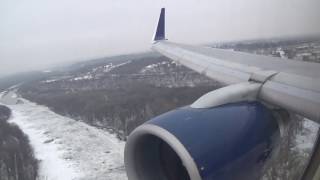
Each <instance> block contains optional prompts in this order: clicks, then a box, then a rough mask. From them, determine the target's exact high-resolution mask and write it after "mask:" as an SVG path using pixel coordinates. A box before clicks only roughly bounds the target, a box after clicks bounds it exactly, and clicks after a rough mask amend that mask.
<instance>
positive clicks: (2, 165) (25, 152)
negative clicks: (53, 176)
mask: <svg viewBox="0 0 320 180" xmlns="http://www.w3.org/2000/svg"><path fill="white" fill-rule="evenodd" d="M10 116H11V110H10V109H9V108H8V107H6V106H2V105H0V179H1V180H35V179H36V178H37V169H38V163H37V160H36V159H35V158H34V155H33V150H32V148H31V147H30V145H29V140H28V138H27V137H26V136H25V135H24V134H23V132H22V131H21V130H20V129H19V128H18V127H17V126H15V125H12V124H9V123H8V122H7V120H8V119H9V117H10Z"/></svg>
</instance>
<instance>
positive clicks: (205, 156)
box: [125, 101, 280, 180]
mask: <svg viewBox="0 0 320 180" xmlns="http://www.w3.org/2000/svg"><path fill="white" fill-rule="evenodd" d="M279 137H280V131H279V126H278V122H277V119H276V118H275V117H274V116H273V113H272V112H271V110H269V109H268V108H267V107H266V106H265V105H264V104H262V103H260V102H259V101H241V102H232V103H227V104H223V105H219V106H215V107H212V108H193V107H192V106H186V107H183V108H179V109H177V110H173V111H170V112H168V113H165V114H163V115H160V116H158V117H156V118H154V119H152V120H150V121H148V122H146V123H145V124H143V125H141V126H140V127H138V128H136V129H135V130H134V131H133V132H132V133H131V135H130V136H129V137H128V141H127V143H126V147H125V167H126V171H127V175H128V178H129V180H253V179H259V178H260V176H261V174H262V173H263V171H264V170H265V169H266V167H267V165H268V164H270V163H271V162H272V159H273V157H275V154H276V152H277V151H276V149H277V147H278V143H279V139H280V138H279Z"/></svg>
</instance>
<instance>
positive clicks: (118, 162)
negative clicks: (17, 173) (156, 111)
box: [8, 93, 127, 180]
mask: <svg viewBox="0 0 320 180" xmlns="http://www.w3.org/2000/svg"><path fill="white" fill-rule="evenodd" d="M9 94H10V93H9ZM8 96H10V97H11V96H12V95H8ZM19 100H21V101H23V102H24V103H21V104H15V105H8V107H10V108H11V109H12V112H13V117H12V119H11V120H10V122H12V123H16V124H17V125H18V126H19V127H20V128H21V129H22V131H23V132H24V133H25V134H26V135H27V136H28V137H29V139H30V142H31V145H32V147H33V148H34V150H35V156H36V158H37V159H39V160H40V169H39V174H40V177H39V179H40V180H105V179H108V180H125V179H127V177H126V174H125V170H124V163H123V150H124V142H123V141H120V140H118V139H117V138H116V137H115V135H113V134H110V133H109V132H107V131H105V130H101V129H97V128H95V127H92V126H89V125H87V124H85V123H83V122H79V121H75V120H73V119H70V118H66V117H63V116H61V115H58V114H56V113H54V112H52V111H50V110H49V109H48V108H47V107H44V106H40V105H37V104H35V103H32V102H30V101H28V100H25V99H22V98H19Z"/></svg>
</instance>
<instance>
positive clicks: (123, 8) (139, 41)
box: [0, 0, 320, 76]
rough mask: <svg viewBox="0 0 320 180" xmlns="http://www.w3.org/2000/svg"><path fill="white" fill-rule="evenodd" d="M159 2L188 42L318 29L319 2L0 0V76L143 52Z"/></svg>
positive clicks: (174, 31)
mask: <svg viewBox="0 0 320 180" xmlns="http://www.w3.org/2000/svg"><path fill="white" fill-rule="evenodd" d="M161 7H166V9H167V37H168V38H169V39H170V40H172V41H177V42H184V43H189V44H199V43H208V42H220V41H229V40H239V39H255V38H268V37H281V36H295V35H305V34H319V33H320V23H319V19H320V11H319V7H320V1H319V0H1V1H0V76H1V75H3V74H8V73H15V72H18V71H26V70H31V69H39V68H44V67H46V66H49V65H54V64H59V63H62V62H71V61H76V60H85V59H90V58H95V57H103V56H110V55H115V54H122V53H130V52H140V51H145V50H148V49H149V47H150V42H151V37H152V35H153V31H154V29H155V25H156V22H157V19H158V16H159V12H160V8H161Z"/></svg>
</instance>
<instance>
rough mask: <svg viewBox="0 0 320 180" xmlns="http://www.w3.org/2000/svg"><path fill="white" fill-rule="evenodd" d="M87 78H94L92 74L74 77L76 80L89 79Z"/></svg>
mask: <svg viewBox="0 0 320 180" xmlns="http://www.w3.org/2000/svg"><path fill="white" fill-rule="evenodd" d="M87 79H93V76H92V75H91V74H87V75H84V76H79V77H75V78H73V80H74V81H80V80H87Z"/></svg>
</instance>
